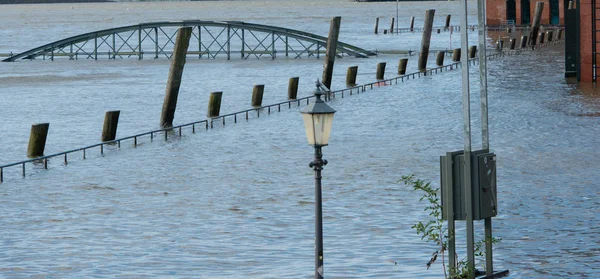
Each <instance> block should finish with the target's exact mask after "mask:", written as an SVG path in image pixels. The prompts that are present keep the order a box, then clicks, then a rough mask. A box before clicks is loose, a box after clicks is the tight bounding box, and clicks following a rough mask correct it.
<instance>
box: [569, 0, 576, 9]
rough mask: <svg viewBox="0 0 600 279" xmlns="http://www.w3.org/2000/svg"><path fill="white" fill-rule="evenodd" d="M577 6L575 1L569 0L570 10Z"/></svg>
mask: <svg viewBox="0 0 600 279" xmlns="http://www.w3.org/2000/svg"><path fill="white" fill-rule="evenodd" d="M574 8H575V1H573V0H571V1H569V10H571V9H574Z"/></svg>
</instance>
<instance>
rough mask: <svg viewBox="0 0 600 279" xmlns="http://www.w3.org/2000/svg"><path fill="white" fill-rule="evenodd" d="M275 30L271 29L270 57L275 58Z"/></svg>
mask: <svg viewBox="0 0 600 279" xmlns="http://www.w3.org/2000/svg"><path fill="white" fill-rule="evenodd" d="M275 55H276V54H275V31H271V58H273V59H275Z"/></svg>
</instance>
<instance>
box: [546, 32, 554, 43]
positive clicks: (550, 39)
mask: <svg viewBox="0 0 600 279" xmlns="http://www.w3.org/2000/svg"><path fill="white" fill-rule="evenodd" d="M553 36H554V32H553V31H552V30H548V31H546V41H547V42H552V40H553V38H552V37H553Z"/></svg>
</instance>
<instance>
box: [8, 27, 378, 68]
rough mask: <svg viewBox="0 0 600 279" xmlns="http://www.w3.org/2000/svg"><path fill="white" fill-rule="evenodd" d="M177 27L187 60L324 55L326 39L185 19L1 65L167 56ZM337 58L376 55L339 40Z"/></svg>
mask: <svg viewBox="0 0 600 279" xmlns="http://www.w3.org/2000/svg"><path fill="white" fill-rule="evenodd" d="M179 27H193V31H192V38H191V40H190V46H189V49H188V53H187V54H188V56H191V55H193V56H197V57H198V58H206V59H215V58H217V57H223V58H227V59H231V58H232V57H233V56H237V57H239V58H241V59H248V58H249V57H252V58H263V57H266V58H272V59H274V58H275V57H277V56H285V57H291V58H301V57H317V58H318V57H319V56H320V55H321V54H325V50H326V47H327V37H323V36H319V35H315V34H312V33H308V32H302V31H298V30H294V29H289V28H282V27H276V26H269V25H261V24H254V23H246V22H242V21H203V20H185V21H168V22H151V23H141V24H137V25H130V26H123V27H118V28H111V29H105V30H100V31H95V32H89V33H85V34H81V35H77V36H73V37H70V38H66V39H62V40H58V41H55V42H52V43H49V44H45V45H43V46H39V47H36V48H33V49H30V50H28V51H25V52H22V53H18V54H15V55H12V56H10V57H8V58H6V59H4V60H2V61H4V62H13V61H17V60H20V59H29V60H32V59H44V60H45V59H49V60H54V59H56V58H68V59H71V60H75V59H93V60H98V59H124V58H137V59H143V58H144V57H146V58H153V59H158V58H163V57H164V58H168V59H170V58H171V55H172V50H173V46H174V41H175V36H176V35H177V30H178V28H179ZM337 53H338V56H344V55H346V56H353V57H368V56H372V55H376V53H375V52H372V51H368V50H365V49H362V48H359V47H356V46H353V45H349V44H346V43H343V42H338V45H337Z"/></svg>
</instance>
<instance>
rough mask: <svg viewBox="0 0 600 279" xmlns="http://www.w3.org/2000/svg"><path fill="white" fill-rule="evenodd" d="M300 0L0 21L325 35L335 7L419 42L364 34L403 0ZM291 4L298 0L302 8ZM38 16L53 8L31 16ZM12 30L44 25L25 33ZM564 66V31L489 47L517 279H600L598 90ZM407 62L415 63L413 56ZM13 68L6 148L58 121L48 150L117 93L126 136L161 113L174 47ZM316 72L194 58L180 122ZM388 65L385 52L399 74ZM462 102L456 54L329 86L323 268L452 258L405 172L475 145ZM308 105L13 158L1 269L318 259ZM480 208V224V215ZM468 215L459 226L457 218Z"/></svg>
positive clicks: (0, 125) (49, 34) (89, 125)
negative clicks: (430, 228)
mask: <svg viewBox="0 0 600 279" xmlns="http://www.w3.org/2000/svg"><path fill="white" fill-rule="evenodd" d="M199 3H202V4H199ZM307 3H312V2H310V1H299V2H294V4H291V2H287V1H276V2H268V3H266V2H261V3H256V2H250V1H248V2H228V1H220V2H218V3H217V2H178V3H176V4H171V3H169V4H165V3H162V4H160V3H151V4H150V3H148V4H146V3H137V4H133V3H121V4H119V5H122V6H117V7H119V8H115V6H113V5H110V6H103V5H101V4H85V5H75V6H73V7H74V10H78V11H80V12H81V13H71V12H69V11H67V10H63V9H60V7H64V6H61V5H58V6H50V8H49V10H48V11H44V10H43V9H34V10H32V11H31V12H30V13H27V12H26V11H25V10H20V9H21V8H15V7H12V6H10V7H9V8H8V9H4V7H3V9H2V10H1V11H0V15H1V16H2V17H1V18H3V21H6V22H7V23H13V24H17V26H18V27H19V28H17V27H15V26H13V27H11V28H9V27H8V26H7V25H0V35H4V36H3V38H8V39H7V40H3V41H2V42H1V45H2V49H5V48H7V49H12V47H13V46H14V47H15V48H16V49H27V47H29V46H30V45H37V43H39V41H42V42H49V41H51V40H52V38H55V37H56V36H57V35H56V33H60V32H64V34H67V33H77V32H79V31H81V30H82V29H86V30H95V29H101V28H104V27H106V26H107V25H111V27H114V25H116V26H119V25H128V24H131V23H126V22H129V20H133V21H135V22H143V21H150V20H158V19H166V18H169V19H173V20H179V19H180V18H179V17H187V16H189V17H190V18H198V17H203V18H204V17H205V18H206V19H208V20H210V19H213V18H214V17H216V15H219V16H222V17H226V18H227V19H232V18H241V19H243V20H248V18H251V19H252V20H253V21H254V22H257V23H265V24H273V25H278V26H290V25H292V26H293V25H294V24H297V25H298V28H297V29H300V30H307V31H312V32H316V33H319V34H326V32H327V30H328V27H329V25H328V19H329V18H331V16H332V14H335V15H341V16H342V18H343V19H342V26H343V29H344V30H343V31H342V34H343V35H341V37H342V36H345V37H346V38H345V39H344V40H346V39H348V40H347V41H349V42H350V43H356V42H358V43H357V45H360V46H365V47H366V48H369V49H393V48H395V47H397V46H398V45H401V46H405V45H413V44H414V45H418V44H419V42H418V41H419V40H420V36H419V35H418V34H407V35H406V36H404V35H402V36H396V35H394V36H388V37H384V36H375V35H372V34H370V33H371V32H372V24H373V22H374V17H375V16H380V15H386V16H390V15H389V13H390V11H391V9H390V7H393V8H394V9H395V3H394V4H393V6H390V5H392V4H389V5H388V4H383V3H379V4H377V3H369V4H365V3H362V4H358V3H352V2H345V1H323V2H319V3H320V5H323V6H324V7H326V8H327V9H323V8H322V7H320V6H318V5H313V4H307ZM234 4H235V5H234ZM198 5H199V6H198ZM298 5H302V8H303V9H301V10H298V9H296V10H293V9H290V7H293V6H298ZM403 5H406V6H403V7H406V9H403V10H401V12H402V13H401V16H402V18H408V17H410V16H411V15H417V16H419V15H421V14H423V12H422V10H424V9H426V8H430V7H434V6H436V7H439V9H438V12H436V14H438V15H440V14H442V15H443V14H445V13H453V14H458V13H457V9H458V6H457V5H458V3H455V2H436V3H422V4H421V3H419V5H414V4H410V5H409V4H403ZM33 7H35V6H33ZM209 7H210V8H211V9H208V8H209ZM257 7H260V9H262V10H261V11H263V13H256V11H255V10H254V9H258V8H257ZM55 8H56V10H54V9H55ZM157 9H161V10H164V13H155V11H156V10H157ZM471 9H473V8H471ZM92 11H93V12H92ZM249 11H252V12H249ZM67 15H68V16H67ZM175 15H177V16H175ZM191 15H196V16H193V17H191ZM421 16H422V15H421ZM32 17H36V18H41V19H43V20H42V21H41V23H40V22H38V21H31V20H22V18H26V19H31V18H32ZM128 17H129V18H128ZM306 18H311V19H314V21H306V20H305V19H306ZM455 18H457V17H455ZM88 19H89V20H90V22H92V23H86V22H87V20H88ZM221 19H222V18H221ZM438 19H440V22H441V21H443V19H444V17H439V18H438ZM64 21H66V22H70V23H72V24H68V25H65V24H64ZM263 21H264V22H263ZM99 22H100V23H99ZM101 22H108V23H106V24H103V23H101ZM123 23H126V24H123ZM76 24H81V26H78V28H75V27H74V26H73V25H76ZM98 24H100V25H102V26H98ZM42 25H43V26H42ZM40 27H43V28H40ZM13 29H19V30H21V29H25V30H27V31H29V32H32V33H33V34H35V35H32V36H25V37H23V40H20V37H19V39H18V38H17V37H16V35H15V33H16V30H13ZM59 31H60V32H59ZM25 33H27V32H25ZM434 36H437V35H435V34H434ZM454 39H455V40H456V41H457V39H456V37H455V38H454ZM471 39H474V38H471ZM415 40H416V42H415ZM456 43H457V42H456ZM447 44H448V38H447V37H446V35H445V34H441V35H439V37H437V39H435V40H433V41H432V47H443V46H445V45H447ZM6 46H8V47H6ZM399 58H400V57H398V56H393V55H382V56H378V57H377V58H373V59H355V58H343V59H338V61H336V68H335V69H334V85H333V88H342V87H343V86H344V75H345V70H346V69H347V67H349V66H354V65H358V66H359V73H361V74H360V75H359V77H358V82H359V83H366V82H370V81H372V80H373V79H374V78H375V77H374V72H375V67H376V64H377V62H383V61H385V62H388V65H396V63H397V62H398V59H399ZM563 65H564V55H563V52H562V50H561V48H560V46H554V47H550V48H547V49H543V50H541V51H535V52H527V53H525V54H522V55H517V56H507V57H505V58H503V59H499V60H493V61H490V62H489V75H490V76H489V80H488V82H489V94H490V100H489V103H490V139H491V147H492V150H493V151H494V152H495V153H496V154H497V155H498V190H499V194H498V198H499V215H498V217H497V218H495V219H494V234H495V236H498V237H501V238H503V240H502V242H501V243H500V244H498V245H497V246H496V249H495V259H496V262H495V265H496V267H497V268H498V269H510V270H511V276H510V277H511V278H564V277H575V278H597V277H600V269H599V268H598V267H597V263H598V262H599V261H600V256H599V255H600V253H599V252H600V242H599V240H598V237H597V236H598V234H599V233H600V226H598V224H600V220H599V217H598V216H599V215H598V214H597V213H598V209H599V208H600V202H599V201H598V194H599V191H600V188H599V187H600V186H599V183H598V181H600V174H599V173H598V165H599V163H600V159H598V158H600V149H598V148H597V147H598V144H599V138H598V135H600V125H599V124H600V120H599V118H598V117H592V116H597V114H598V113H599V112H600V107H599V106H598V104H599V103H598V102H599V98H598V94H597V93H596V92H595V90H591V89H588V88H585V87H582V86H579V87H578V86H575V85H573V84H568V83H567V82H565V81H564V79H563V72H562V68H563ZM409 67H413V68H412V69H413V70H414V68H416V59H415V57H411V60H410V61H409ZM0 68H1V69H2V70H3V71H1V72H0V85H2V86H1V87H2V88H3V89H2V90H1V91H0V96H1V98H2V100H3V106H2V109H1V110H0V154H2V156H1V158H0V161H1V162H3V163H8V162H13V161H17V160H21V159H23V156H24V150H25V148H26V145H27V136H28V133H29V127H30V125H31V124H32V123H35V122H41V121H48V122H50V123H51V125H50V135H49V138H48V146H47V152H48V153H52V152H55V151H62V150H66V149H71V148H74V147H78V146H81V145H85V144H89V143H92V142H97V141H98V139H99V136H100V132H101V131H100V127H101V125H102V119H103V116H104V112H105V111H107V110H113V109H119V110H121V117H120V121H121V123H120V124H119V125H120V126H119V131H118V133H119V136H125V135H130V134H133V133H136V132H142V131H147V130H150V129H154V128H156V127H157V126H158V118H159V116H158V113H159V111H160V107H161V105H162V98H163V96H164V88H165V84H166V76H167V72H168V68H169V63H168V61H166V60H144V61H137V60H135V61H134V60H124V61H119V60H117V61H55V62H51V63H50V62H48V61H46V62H44V61H32V62H22V63H21V62H19V63H1V64H0ZM321 70H322V60H312V59H301V60H260V61H258V60H252V61H251V60H244V61H234V60H232V61H223V60H211V61H205V60H203V61H199V60H190V61H188V63H187V64H186V69H185V72H184V78H183V83H182V87H181V88H182V91H181V92H180V96H179V102H178V111H177V114H176V119H175V122H177V123H184V122H189V121H192V120H198V119H202V118H204V116H205V115H206V102H207V100H208V94H209V92H211V91H217V90H222V91H223V92H224V94H223V104H222V106H223V107H222V109H221V111H223V112H224V113H226V112H233V111H237V110H241V109H246V108H248V107H249V102H250V96H251V88H252V85H253V84H263V83H264V84H265V85H266V86H265V96H264V98H265V99H264V103H275V102H278V101H282V100H285V98H286V92H287V91H286V90H287V82H288V78H289V77H292V76H300V82H301V84H300V88H301V90H300V91H301V92H299V96H307V95H308V94H310V92H311V91H312V88H313V83H314V80H315V79H316V78H317V77H319V76H320V72H321ZM393 75H394V71H393V67H391V69H389V72H388V74H386V76H387V77H391V76H393ZM477 76H478V75H477V69H474V73H473V74H472V78H473V87H472V90H473V92H474V95H475V96H474V100H473V103H472V108H473V117H474V119H475V120H474V122H473V130H474V131H475V132H474V143H473V145H474V147H478V146H480V138H481V136H480V135H479V133H478V131H479V122H478V121H477V120H476V119H477V117H475V116H477V115H478V112H479V110H478V106H479V104H478V101H479V100H478V98H477V96H476V95H478V94H476V92H478V90H479V89H478V82H477ZM302 94H304V95H302ZM461 100H462V97H461V90H460V73H459V72H448V73H444V74H441V75H435V76H431V77H425V78H422V79H417V80H411V81H409V82H406V83H404V84H401V85H394V86H384V87H380V88H377V89H374V90H369V91H367V92H365V94H360V95H353V96H350V97H348V96H347V97H345V98H343V99H341V98H338V99H335V100H333V101H332V102H331V106H332V107H334V108H335V109H336V110H337V112H336V120H335V122H334V127H333V131H332V136H331V139H330V145H329V146H327V147H325V148H324V149H323V153H324V158H325V159H327V160H328V161H329V164H328V165H327V166H326V167H325V169H324V171H323V176H324V178H323V199H324V207H323V210H324V248H325V273H326V274H327V276H328V277H331V278H365V277H369V278H440V277H441V276H443V275H442V274H443V273H442V270H441V269H440V268H439V267H438V266H435V267H434V268H432V269H431V270H426V268H425V264H426V263H427V261H428V260H429V257H430V255H431V254H430V253H431V252H433V251H434V249H435V248H434V247H433V246H431V245H429V244H425V243H423V242H422V241H421V239H420V237H419V236H417V235H416V234H415V232H414V231H413V230H412V229H411V228H410V227H411V225H412V224H414V223H415V222H417V221H419V220H423V219H424V218H426V212H424V211H422V207H423V206H424V205H423V204H422V203H419V202H418V199H419V196H418V194H417V193H414V192H413V191H412V189H410V188H407V187H406V186H404V185H403V184H398V183H397V180H398V179H399V178H400V177H401V176H402V175H406V174H411V173H415V174H416V175H417V176H418V177H420V178H423V179H427V180H431V181H433V183H434V184H437V181H439V176H438V174H437V173H438V171H439V170H438V168H439V161H438V160H439V156H440V155H441V154H444V153H445V152H447V151H452V150H458V149H461V148H462V146H463V139H462V111H461ZM298 111H299V108H292V109H290V110H288V109H284V110H282V112H280V113H272V115H271V116H268V117H260V118H253V119H251V120H250V121H248V122H245V121H240V122H239V123H238V124H233V123H227V125H226V126H224V127H223V126H220V125H217V127H216V128H215V129H212V130H208V131H197V133H196V134H192V133H191V130H184V131H183V136H182V137H181V138H179V137H172V138H170V139H169V141H167V142H165V141H163V140H157V139H155V140H154V142H150V140H149V139H140V141H139V144H140V145H139V146H138V147H137V148H133V147H132V146H130V145H126V144H123V146H122V148H121V149H118V148H117V147H116V146H112V147H107V148H106V150H105V154H104V156H100V155H99V154H97V153H93V152H90V153H88V155H87V156H88V158H87V159H86V160H85V161H84V160H83V159H82V158H76V157H75V158H70V160H71V161H70V164H69V165H68V166H67V167H65V166H63V165H62V162H61V160H60V159H57V160H52V161H50V163H49V167H50V170H49V171H44V170H42V166H35V167H33V169H32V170H28V172H29V173H31V175H30V176H28V177H27V178H25V179H21V178H19V175H20V173H19V171H20V170H19V169H15V170H13V171H7V172H6V173H5V178H6V180H7V182H6V183H4V184H1V186H0V212H1V214H0V216H2V217H1V218H0V227H2V238H1V240H0V275H1V276H0V277H6V278H28V277H34V278H38V277H39V278H44V277H48V278H89V277H97V278H138V277H173V278H274V277H277V278H309V277H312V275H313V274H314V272H313V248H314V226H313V216H312V214H313V200H314V189H313V185H312V183H313V173H312V170H311V169H310V168H308V167H307V165H308V162H309V161H310V160H311V159H312V150H311V147H310V146H307V145H306V139H305V135H304V131H303V126H302V121H301V119H300V116H299V113H298ZM262 115H263V114H261V116H262ZM476 226H477V228H478V230H477V234H479V235H480V234H481V233H483V224H480V223H476ZM458 232H459V236H458V239H457V240H458V241H459V243H464V238H461V236H462V235H463V234H464V227H463V226H462V225H461V224H459V228H458ZM462 250H464V246H463V247H462V248H461V249H460V250H459V253H461V254H464V252H461V251H462ZM394 262H395V263H397V264H394Z"/></svg>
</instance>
